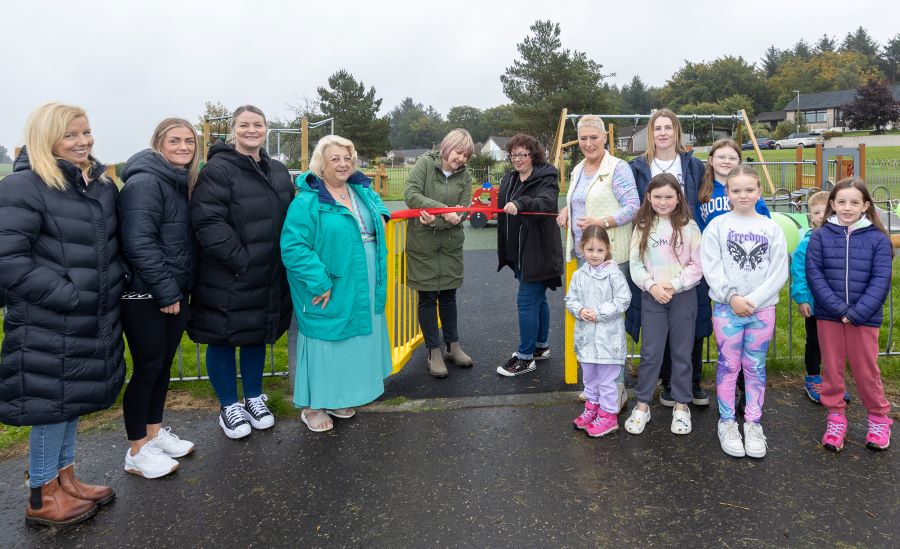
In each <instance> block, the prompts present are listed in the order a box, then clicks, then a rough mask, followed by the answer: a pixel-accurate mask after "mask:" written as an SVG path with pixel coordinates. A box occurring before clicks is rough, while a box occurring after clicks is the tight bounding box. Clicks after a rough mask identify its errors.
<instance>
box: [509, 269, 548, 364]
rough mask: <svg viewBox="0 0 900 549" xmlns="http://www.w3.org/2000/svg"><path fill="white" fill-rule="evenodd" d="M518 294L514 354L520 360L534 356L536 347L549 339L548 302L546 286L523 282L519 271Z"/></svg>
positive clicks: (545, 343) (545, 344)
mask: <svg viewBox="0 0 900 549" xmlns="http://www.w3.org/2000/svg"><path fill="white" fill-rule="evenodd" d="M516 278H517V279H519V295H518V296H517V297H516V305H517V306H518V308H519V350H518V352H516V355H517V356H518V357H519V358H521V359H522V360H531V359H532V358H534V350H535V349H536V348H537V347H548V346H549V343H548V340H549V339H550V304H549V303H547V286H546V285H545V284H544V283H543V282H525V281H523V280H522V276H521V273H519V272H517V273H516Z"/></svg>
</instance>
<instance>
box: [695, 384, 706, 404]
mask: <svg viewBox="0 0 900 549" xmlns="http://www.w3.org/2000/svg"><path fill="white" fill-rule="evenodd" d="M691 392H692V393H694V401H693V402H694V404H696V405H697V406H708V405H709V395H708V394H706V391H704V390H703V387H701V386H700V384H699V383H694V385H693V386H692V387H691Z"/></svg>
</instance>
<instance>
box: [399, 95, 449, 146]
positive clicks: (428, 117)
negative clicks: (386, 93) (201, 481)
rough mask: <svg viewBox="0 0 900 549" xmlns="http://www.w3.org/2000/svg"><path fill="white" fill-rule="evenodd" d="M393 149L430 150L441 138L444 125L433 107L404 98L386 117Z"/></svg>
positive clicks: (439, 114)
mask: <svg viewBox="0 0 900 549" xmlns="http://www.w3.org/2000/svg"><path fill="white" fill-rule="evenodd" d="M388 118H389V119H390V124H391V131H390V142H391V148H393V149H418V148H423V149H430V148H431V147H432V146H433V145H434V144H435V143H437V142H440V140H441V139H442V138H443V136H444V133H445V129H446V123H445V122H444V119H443V117H442V116H441V113H439V112H437V111H436V110H435V109H434V107H432V106H430V105H429V106H428V107H425V106H423V105H422V104H421V103H416V102H415V101H413V99H412V98H411V97H407V98H405V99H404V100H403V101H401V102H400V104H399V105H397V106H396V107H394V108H393V109H392V110H391V112H390V114H389V115H388Z"/></svg>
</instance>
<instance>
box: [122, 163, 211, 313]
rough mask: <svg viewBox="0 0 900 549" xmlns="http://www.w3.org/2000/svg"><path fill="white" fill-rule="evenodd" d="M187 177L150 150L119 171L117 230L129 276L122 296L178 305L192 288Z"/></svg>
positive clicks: (192, 244)
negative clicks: (137, 295) (133, 294)
mask: <svg viewBox="0 0 900 549" xmlns="http://www.w3.org/2000/svg"><path fill="white" fill-rule="evenodd" d="M187 176H188V173H187V170H185V169H184V168H176V167H175V166H172V165H171V164H169V163H168V162H166V160H165V159H164V158H163V157H162V156H160V155H159V154H157V153H155V152H153V151H152V150H150V149H146V150H143V151H141V152H139V153H137V154H135V155H134V156H132V157H131V158H129V159H128V162H126V163H125V169H124V170H122V179H123V180H124V181H125V186H124V187H122V191H121V192H120V193H119V227H120V232H121V238H122V253H123V254H124V256H125V258H126V259H127V260H128V263H129V264H130V265H131V272H132V273H133V274H134V276H133V277H132V279H131V283H130V284H129V286H128V291H130V292H137V293H142V294H143V293H149V294H152V295H153V298H154V300H155V301H156V304H157V305H159V306H160V307H166V306H168V305H172V304H173V303H178V302H179V301H181V300H182V299H184V298H185V297H187V294H188V292H189V291H190V290H191V288H192V287H193V285H194V267H195V265H196V259H195V245H194V235H193V233H192V232H191V213H190V210H189V209H188V189H187V185H188V182H187Z"/></svg>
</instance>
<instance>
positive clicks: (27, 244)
mask: <svg viewBox="0 0 900 549" xmlns="http://www.w3.org/2000/svg"><path fill="white" fill-rule="evenodd" d="M59 167H60V168H61V169H62V171H63V174H64V175H65V178H66V181H67V186H66V189H65V190H64V191H59V190H56V189H54V188H51V187H48V186H47V185H46V184H45V183H44V182H43V181H42V180H41V178H40V177H38V175H37V174H36V173H34V172H33V171H32V170H31V167H30V165H29V162H28V157H27V155H26V153H25V150H24V148H23V150H22V153H21V154H20V155H19V157H18V158H17V159H16V164H15V167H14V173H13V174H12V175H10V176H8V177H6V178H5V179H4V180H3V181H0V287H3V288H6V291H7V296H6V299H7V303H6V305H7V311H6V317H5V319H4V324H3V328H4V331H5V337H4V339H3V349H2V354H0V421H2V422H3V423H6V424H8V425H44V424H48V423H59V422H61V421H66V420H69V419H72V418H75V417H78V416H82V415H84V414H87V413H90V412H94V411H96V410H102V409H104V408H108V407H109V406H111V405H112V404H113V403H114V402H115V400H116V396H117V395H118V394H119V389H121V388H122V382H123V381H124V379H125V361H124V359H123V352H124V343H123V341H122V327H121V323H120V321H119V298H120V297H121V295H122V290H123V289H124V288H125V272H126V271H125V266H124V264H123V263H122V262H121V260H120V255H119V241H118V236H117V235H118V231H117V218H116V196H117V195H118V191H117V190H116V186H115V185H114V184H112V183H104V182H102V181H97V180H94V181H93V182H92V183H90V184H89V185H85V183H84V179H83V176H82V173H81V171H80V170H79V169H78V168H77V167H76V166H74V165H73V164H70V163H68V162H64V161H60V162H59ZM103 169H104V166H102V165H99V164H95V165H94V167H93V169H92V170H91V179H94V178H95V177H96V176H98V175H100V174H101V173H102V172H103Z"/></svg>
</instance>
